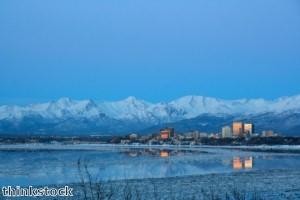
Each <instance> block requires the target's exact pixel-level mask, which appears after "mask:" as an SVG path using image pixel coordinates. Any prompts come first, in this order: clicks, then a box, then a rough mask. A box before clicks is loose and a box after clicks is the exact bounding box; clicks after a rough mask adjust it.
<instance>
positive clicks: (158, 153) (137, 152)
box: [124, 149, 203, 158]
mask: <svg viewBox="0 0 300 200" xmlns="http://www.w3.org/2000/svg"><path fill="white" fill-rule="evenodd" d="M124 153H125V154H127V155H128V156H130V157H137V156H155V157H161V158H167V157H170V156H182V155H187V154H190V155H192V154H194V152H193V151H190V150H169V149H128V150H125V151H124ZM202 153H203V152H202Z"/></svg>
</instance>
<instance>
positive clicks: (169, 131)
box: [160, 128, 174, 140]
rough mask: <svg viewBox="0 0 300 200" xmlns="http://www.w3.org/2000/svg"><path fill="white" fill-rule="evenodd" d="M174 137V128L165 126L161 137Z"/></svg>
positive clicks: (164, 138)
mask: <svg viewBox="0 0 300 200" xmlns="http://www.w3.org/2000/svg"><path fill="white" fill-rule="evenodd" d="M172 137H174V128H165V129H161V130H160V138H161V139H163V140H167V139H170V138H172Z"/></svg>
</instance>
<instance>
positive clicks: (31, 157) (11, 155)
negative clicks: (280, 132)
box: [0, 147, 300, 186]
mask: <svg viewBox="0 0 300 200" xmlns="http://www.w3.org/2000/svg"><path fill="white" fill-rule="evenodd" d="M0 159H1V162H0V184H1V185H24V186H28V185H49V184H67V183H74V182H79V180H80V178H79V177H80V176H79V168H78V161H79V160H80V163H81V167H82V169H85V166H87V169H88V171H89V172H90V173H91V175H92V176H93V177H97V178H99V179H102V180H119V179H142V178H164V177H178V176H187V175H200V174H212V173H238V172H245V171H254V170H255V171H259V170H264V171H265V170H268V169H270V170H273V169H291V170H292V169H299V168H300V155H299V154H286V153H285V154H283V153H264V152H247V151H240V150H229V149H222V148H197V149H188V148H187V149H177V148H173V149H168V148H139V149H137V148H110V147H105V148H100V149H97V150H93V148H91V149H89V150H87V149H84V150H82V149H73V150H70V149H60V150H55V149H26V148H25V149H2V150H1V151H0Z"/></svg>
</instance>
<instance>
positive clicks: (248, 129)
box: [244, 123, 254, 135]
mask: <svg viewBox="0 0 300 200" xmlns="http://www.w3.org/2000/svg"><path fill="white" fill-rule="evenodd" d="M244 133H245V134H249V135H252V134H253V133H254V125H253V124H251V123H245V124H244Z"/></svg>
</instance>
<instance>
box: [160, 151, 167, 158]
mask: <svg viewBox="0 0 300 200" xmlns="http://www.w3.org/2000/svg"><path fill="white" fill-rule="evenodd" d="M159 155H160V157H162V158H166V157H169V152H168V151H164V150H162V151H160V154H159Z"/></svg>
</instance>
